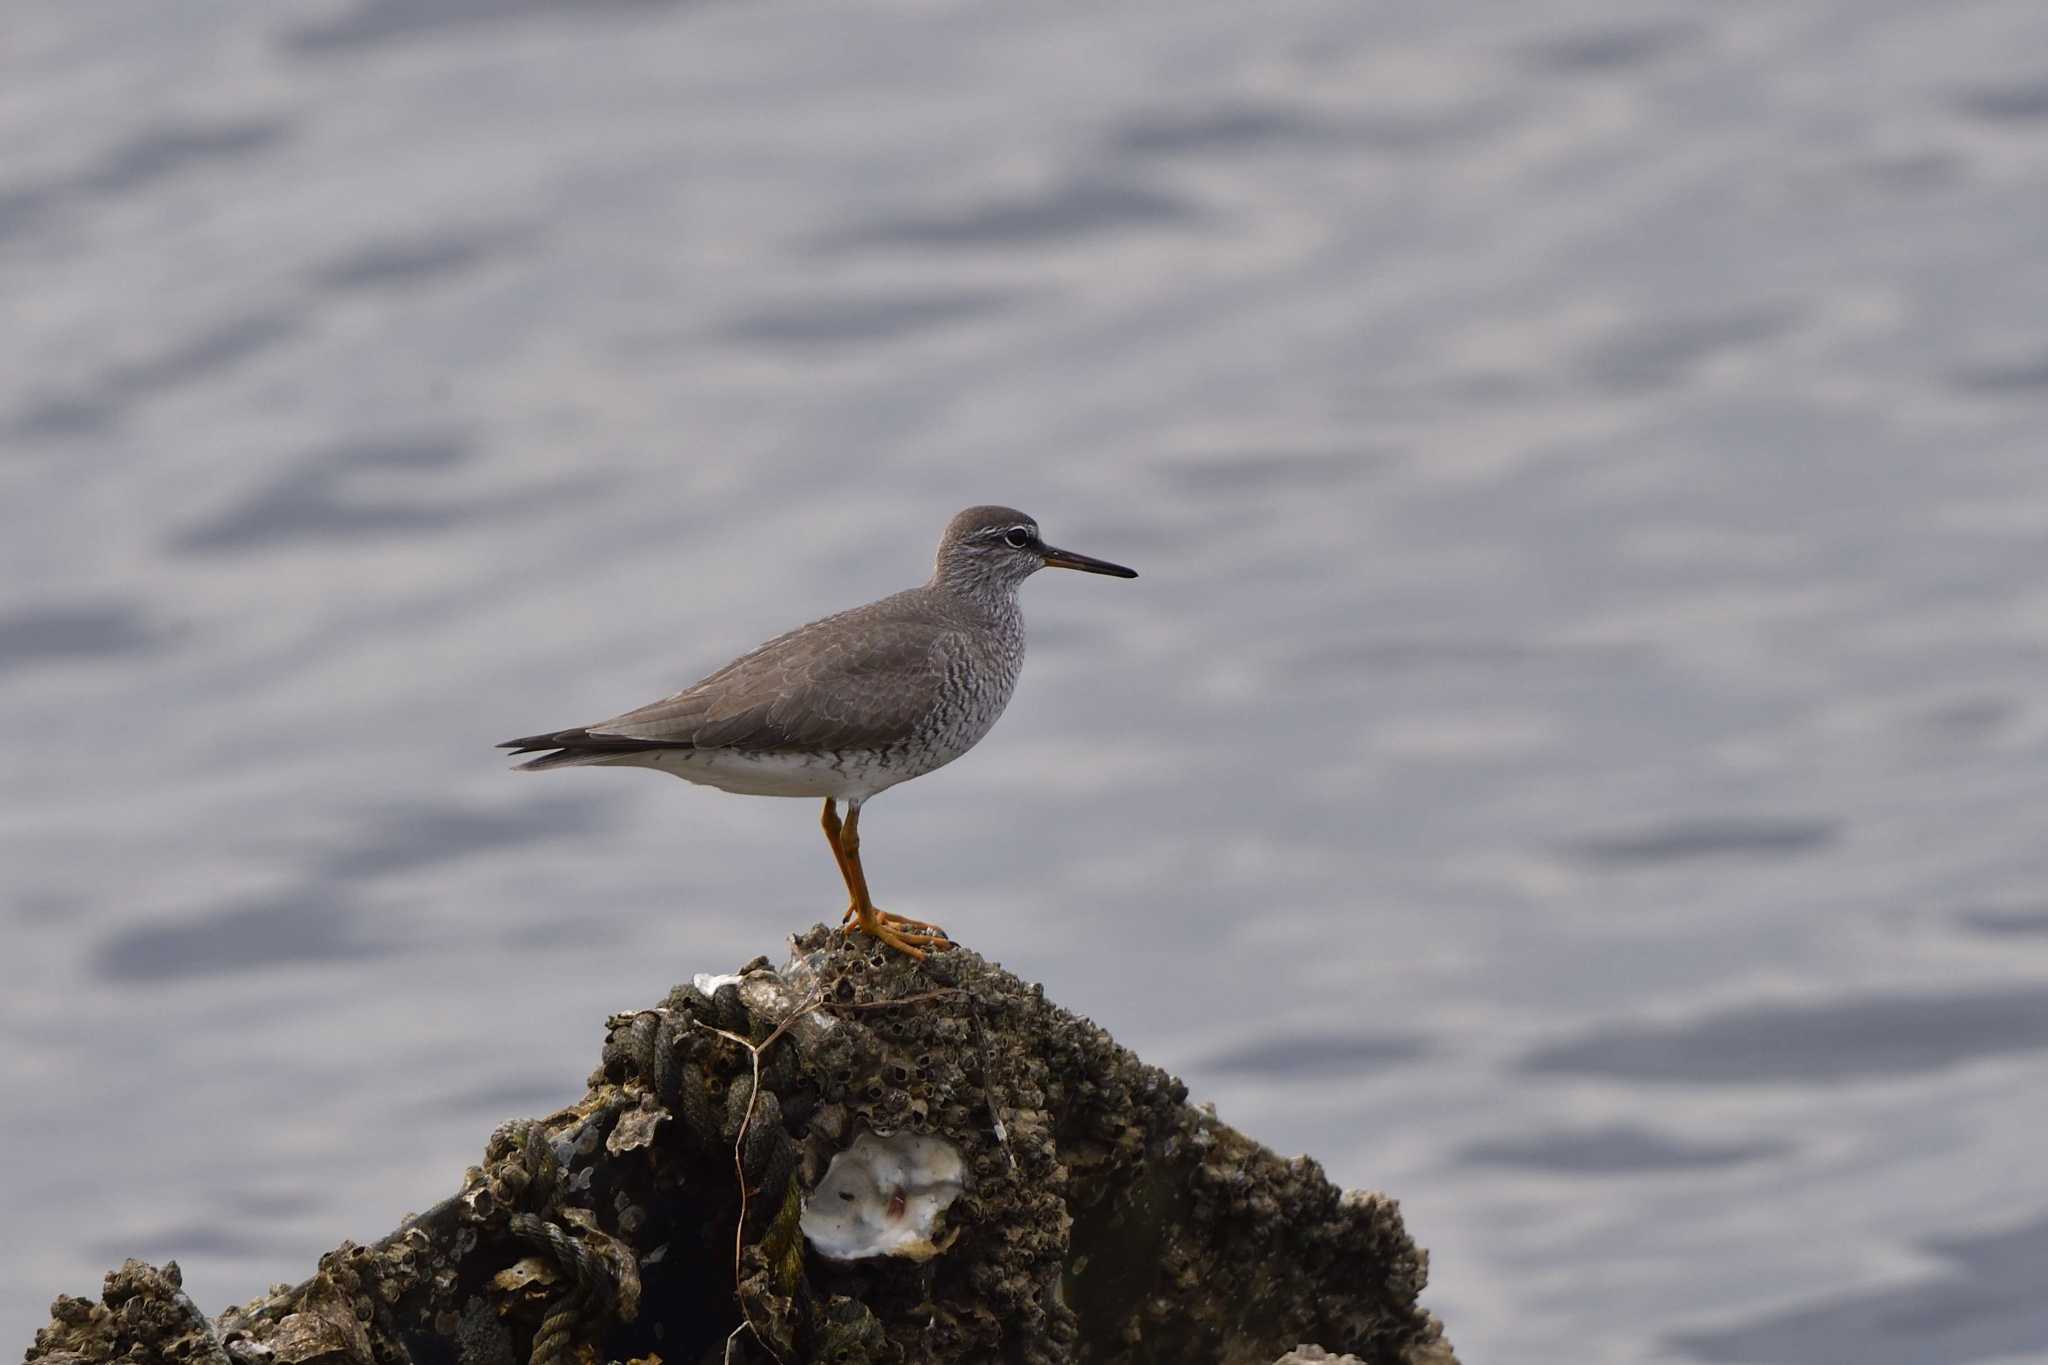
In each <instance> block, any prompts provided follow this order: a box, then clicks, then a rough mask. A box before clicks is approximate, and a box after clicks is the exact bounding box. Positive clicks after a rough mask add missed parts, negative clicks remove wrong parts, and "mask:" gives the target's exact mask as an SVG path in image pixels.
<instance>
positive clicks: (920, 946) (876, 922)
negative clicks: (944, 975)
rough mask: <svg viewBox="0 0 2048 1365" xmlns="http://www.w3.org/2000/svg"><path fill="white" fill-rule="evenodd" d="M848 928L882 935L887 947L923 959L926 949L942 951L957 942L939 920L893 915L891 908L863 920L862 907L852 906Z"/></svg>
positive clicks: (847, 915) (879, 937)
mask: <svg viewBox="0 0 2048 1365" xmlns="http://www.w3.org/2000/svg"><path fill="white" fill-rule="evenodd" d="M842 923H843V925H844V928H845V932H847V933H849V934H853V933H864V934H867V935H869V936H870V937H872V938H875V939H879V940H880V941H881V942H882V943H883V944H884V945H886V946H887V947H890V948H893V949H895V950H896V951H897V952H899V953H904V954H907V955H908V956H910V957H914V958H917V959H919V960H920V961H922V960H923V958H924V955H925V951H926V950H929V951H931V952H935V953H942V952H944V951H945V950H946V949H948V948H951V947H952V946H953V940H952V939H950V938H948V937H946V931H945V930H944V929H941V928H939V926H938V925H936V924H927V923H925V922H924V921H923V920H921V919H907V918H905V917H904V916H902V915H892V914H890V913H889V912H888V911H887V910H876V911H875V912H874V918H873V919H872V920H869V921H866V922H862V921H861V918H860V914H859V910H858V907H854V906H849V907H848V908H847V911H846V918H845V920H844V921H842Z"/></svg>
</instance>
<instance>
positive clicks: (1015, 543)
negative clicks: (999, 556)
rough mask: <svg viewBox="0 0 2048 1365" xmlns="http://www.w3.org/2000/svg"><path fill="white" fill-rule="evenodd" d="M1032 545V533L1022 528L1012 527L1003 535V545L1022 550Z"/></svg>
mask: <svg viewBox="0 0 2048 1365" xmlns="http://www.w3.org/2000/svg"><path fill="white" fill-rule="evenodd" d="M1030 543H1031V532H1030V531H1028V530H1026V529H1025V528H1024V527H1022V526H1012V527H1011V528H1010V529H1009V530H1008V531H1006V532H1004V533H1003V544H1005V545H1008V546H1010V547H1011V548H1013V549H1018V550H1021V549H1023V548H1024V547H1025V546H1026V545H1029V544H1030Z"/></svg>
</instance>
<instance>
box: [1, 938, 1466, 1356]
mask: <svg viewBox="0 0 2048 1365" xmlns="http://www.w3.org/2000/svg"><path fill="white" fill-rule="evenodd" d="M848 1193H851V1194H853V1195H854V1196H855V1198H854V1199H852V1200H847V1199H843V1198H841V1197H840V1196H841V1195H844V1194H848ZM835 1206H837V1207H836V1208H835ZM856 1206H857V1208H856ZM849 1212H854V1213H857V1216H851V1217H850V1216H849ZM869 1249H872V1251H879V1252H881V1253H884V1254H872V1253H871V1251H870V1250H869ZM906 1251H907V1252H910V1253H912V1254H910V1255H905V1254H903V1253H904V1252H906ZM934 1253H941V1254H934ZM1426 1267H1427V1257H1426V1255H1425V1254H1424V1253H1423V1252H1422V1251H1421V1250H1420V1249H1418V1248H1417V1247H1416V1246H1415V1244H1414V1243H1413V1242H1412V1241H1411V1240H1409V1238H1408V1236H1407V1233H1406V1232H1405V1230H1404V1229H1403V1227H1402V1224H1401V1218H1400V1213H1399V1210H1398V1209H1397V1208H1396V1206H1395V1205H1394V1203H1393V1201H1392V1200H1390V1199H1387V1198H1385V1197H1384V1196H1380V1195H1367V1194H1351V1195H1347V1194H1345V1193H1343V1192H1341V1191H1339V1190H1338V1189H1337V1188H1336V1187H1335V1186H1333V1185H1332V1184H1330V1182H1329V1181H1328V1180H1327V1179H1326V1178H1325V1177H1324V1175H1323V1173H1322V1171H1321V1169H1320V1168H1319V1167H1317V1166H1316V1164H1315V1163H1314V1162H1312V1161H1309V1160H1307V1159H1306V1158H1297V1159H1295V1160H1291V1161H1290V1160H1283V1159H1282V1158H1280V1157H1277V1156H1275V1155H1274V1154H1273V1153H1272V1152H1270V1151H1268V1150H1266V1149H1265V1148H1263V1147H1260V1146H1259V1145H1258V1144H1257V1143H1255V1142H1253V1141H1251V1140H1250V1139H1249V1138H1246V1137H1245V1136H1244V1135H1242V1134H1240V1133H1238V1132H1236V1131H1235V1130H1234V1129H1232V1128H1230V1127H1228V1126H1227V1125H1225V1124H1223V1123H1221V1122H1220V1121H1218V1120H1217V1118H1216V1117H1215V1116H1214V1115H1213V1114H1212V1113H1209V1112H1207V1111H1205V1110H1203V1109H1200V1108H1196V1107H1193V1106H1190V1105H1189V1104H1188V1103H1187V1094H1186V1089H1185V1087H1183V1086H1182V1085H1181V1084H1180V1082H1178V1081H1176V1080H1175V1079H1174V1078H1173V1077H1171V1076H1169V1075H1167V1074H1166V1073H1165V1072H1163V1071H1160V1070H1159V1069H1157V1068H1156V1067H1151V1066H1147V1065H1145V1064H1144V1063H1142V1062H1140V1061H1139V1060H1138V1059H1137V1058H1136V1057H1134V1056H1132V1055H1131V1054H1130V1053H1129V1052H1127V1051H1125V1050H1124V1049H1123V1048H1121V1047H1119V1046H1117V1044H1116V1043H1115V1041H1114V1040H1112V1039H1111V1038H1110V1037H1109V1035H1108V1034H1106V1033H1105V1032H1103V1031H1102V1030H1101V1029H1099V1028H1097V1027H1096V1026H1095V1025H1094V1024H1092V1023H1090V1022H1089V1021H1087V1020H1086V1019H1082V1018H1080V1017H1078V1016H1076V1015H1073V1014H1069V1013H1067V1012H1066V1011H1064V1010H1061V1009H1059V1008H1058V1007H1057V1006H1055V1005H1052V1004H1051V1003H1049V1002H1048V1001H1047V1000H1046V999H1045V996H1044V993H1043V991H1042V990H1040V989H1039V988H1037V987H1035V986H1032V985H1030V984H1028V983H1026V982H1023V981H1020V980H1018V979H1017V978H1016V977H1013V976H1011V975H1009V974H1008V973H1006V972H1004V971H1002V970H1001V969H1000V968H998V967H995V966H993V965H991V964H990V963H988V962H985V961H984V960H982V959H981V958H980V957H978V956H976V955H975V954H974V953H972V952H970V951H967V950H965V949H957V950H955V951H951V952H946V953H941V954H934V955H933V956H931V957H930V958H928V959H927V960H925V961H923V962H914V961H911V960H910V959H907V958H904V957H901V956H897V955H894V954H886V953H884V952H882V951H880V950H878V949H876V948H875V947H874V946H873V945H872V944H870V943H868V942H867V941H865V940H861V939H857V938H856V939H849V938H847V937H845V936H843V935H841V934H839V933H837V932H828V931H827V930H825V929H824V928H822V927H820V928H815V929H813V930H811V931H810V932H809V933H807V934H805V935H803V936H801V937H799V938H797V939H794V940H792V943H791V954H790V957H789V959H788V960H787V961H786V962H785V963H784V964H783V965H781V966H780V967H774V966H771V965H770V964H769V963H768V961H767V960H766V959H756V960H755V961H753V962H751V963H749V964H747V965H746V966H745V967H742V968H741V969H740V971H738V972H736V973H731V974H726V975H706V976H700V977H698V978H697V979H696V980H695V981H693V982H692V983H691V984H689V985H685V986H680V987H678V988H677V989H676V990H674V991H673V992H671V993H670V995H669V996H668V998H667V999H666V1000H665V1001H663V1002H662V1003H661V1004H660V1005H659V1006H657V1007H655V1008H653V1009H647V1010H640V1011H635V1012H632V1013H628V1014H621V1015H617V1016H615V1017H614V1018H613V1019H612V1020H611V1021H610V1024H609V1027H608V1036H607V1038H606V1041H605V1045H604V1049H603V1055H602V1059H601V1061H600V1064H599V1067H598V1069H597V1071H596V1072H594V1073H593V1074H592V1076H591V1078H590V1089H589V1091H588V1093H587V1094H586V1095H585V1096H584V1098H583V1099H582V1100H581V1101H580V1102H579V1103H577V1104H575V1105H573V1106H571V1107H569V1108H567V1109H563V1110H560V1111H558V1112H556V1113H554V1114H550V1115H548V1116H547V1117H546V1118H543V1119H540V1120H536V1121H528V1122H517V1123H509V1124H506V1125H504V1126H503V1127H501V1128H500V1129H499V1131H498V1132H497V1133H495V1134H493V1135H492V1138H491V1141H490V1143H489V1144H488V1145H487V1147H486V1149H485V1152H484V1160H483V1163H482V1164H481V1165H480V1166H477V1167H473V1168H472V1169H471V1170H470V1171H469V1172H468V1173H467V1175H466V1176H465V1178H464V1180H463V1184H462V1188H461V1189H460V1190H459V1191H458V1192H457V1193H455V1194H454V1195H452V1196H451V1197H450V1198H449V1199H447V1200H445V1201H443V1202H442V1203H441V1204H439V1205H437V1206H435V1207H434V1208H433V1209H431V1210H429V1211H427V1212H426V1213H425V1214H423V1215H420V1216H419V1217H417V1218H411V1219H408V1220H407V1222H406V1224H405V1225H404V1226H402V1227H401V1228H400V1229H399V1230H398V1231H397V1232H394V1233H393V1234H391V1236H389V1237H387V1238H385V1239H384V1240H383V1241H381V1242H379V1243H377V1244H376V1245H374V1246H369V1247H357V1246H348V1245H344V1246H343V1247H342V1248H341V1249H340V1250H338V1251H336V1252H333V1253H330V1254H329V1255H328V1256H326V1257H323V1258H322V1260H321V1263H320V1267H319V1270H318V1272H317V1273H316V1274H315V1275H314V1276H313V1278H312V1279H310V1280H307V1281H306V1282H304V1283H303V1284H300V1285H297V1286H295V1287H292V1288H289V1289H282V1290H279V1291H277V1292H275V1293H273V1294H271V1295H269V1296H267V1297H264V1298H260V1299H258V1300H255V1301H254V1302H251V1303H249V1304H247V1305H244V1306H243V1307H240V1308H234V1309H230V1310H228V1311H227V1312H226V1313H224V1314H222V1315H221V1316H220V1317H219V1318H218V1319H216V1320H213V1321H208V1320H207V1319H206V1318H205V1317H204V1316H203V1315H202V1314H201V1313H200V1312H199V1311H198V1309H196V1308H194V1307H192V1306H191V1303H190V1300H189V1299H186V1298H185V1297H184V1295H183V1291H182V1289H181V1288H179V1286H178V1284H177V1276H176V1269H175V1267H172V1266H167V1267H166V1268H165V1269H164V1270H162V1271H157V1270H154V1269H152V1268H150V1267H148V1266H144V1265H142V1264H141V1263H139V1262H130V1263H129V1264H128V1265H126V1266H124V1267H123V1268H122V1269H121V1270H120V1271H117V1272H115V1274H114V1275H112V1276H109V1278H108V1285H107V1290H106V1293H105V1295H104V1296H103V1299H102V1301H101V1302H100V1303H97V1304H95V1303H91V1302H88V1301H86V1300H82V1299H60V1300H58V1301H57V1303H56V1304H55V1305H54V1306H53V1308H52V1317H53V1319H54V1320H53V1322H52V1324H51V1325H50V1326H49V1327H47V1328H45V1329H44V1330H43V1331H42V1332H41V1333H39V1334H38V1336H37V1340H36V1344H35V1346H33V1347H31V1348H30V1351H29V1354H28V1358H29V1360H30V1361H31V1362H39V1363H40V1365H99V1363H100V1362H111V1361H114V1360H127V1361H135V1362H144V1361H154V1360H164V1361H179V1362H199V1363H201V1365H395V1362H399V1361H436V1362H440V1361H447V1362H460V1365H515V1362H521V1363H524V1365H570V1362H579V1365H580V1363H581V1362H596V1361H607V1360H616V1361H630V1360H636V1359H639V1360H645V1359H649V1358H655V1357H658V1358H659V1359H660V1360H662V1361H663V1362H666V1363H667V1365H699V1362H712V1361H717V1362H738V1361H748V1362H754V1363H755V1365H765V1362H769V1361H771V1360H772V1361H775V1362H778V1363H779V1365H801V1363H803V1362H814V1361H815V1362H846V1365H865V1363H866V1362H885V1361H886V1362H932V1363H933V1365H937V1363H938V1362H975V1363H976V1365H980V1363H981V1362H992V1361H1005V1362H1012V1363H1013V1365H1052V1363H1053V1362H1081V1363H1084V1365H1098V1363H1099V1365H1164V1363H1165V1362H1176V1365H1178V1362H1182V1361H1195V1360H1202V1361H1223V1362H1230V1363H1231V1365H1263V1363H1264V1362H1271V1361H1274V1360H1275V1359H1276V1358H1278V1357H1281V1356H1282V1355H1283V1353H1286V1352H1289V1351H1290V1350H1291V1349H1293V1348H1294V1347H1296V1345H1297V1343H1302V1342H1319V1343H1321V1344H1322V1346H1324V1347H1327V1348H1329V1349H1330V1351H1331V1352H1333V1353H1334V1352H1343V1353H1348V1354H1349V1355H1350V1356H1355V1357H1357V1359H1358V1360H1359V1361H1361V1362H1365V1363H1366V1365H1393V1363H1395V1362H1399V1363H1401V1365H1453V1362H1452V1357H1451V1353H1450V1348H1449V1346H1448V1344H1447V1343H1445V1341H1444V1339H1443V1334H1442V1330H1441V1327H1440V1326H1439V1325H1438V1324H1437V1322H1436V1321H1435V1319H1434V1318H1432V1317H1430V1316H1429V1315H1428V1314H1427V1313H1425V1312H1424V1311H1423V1310H1422V1309H1421V1308H1420V1307H1419V1305H1418V1302H1417V1299H1418V1296H1419V1295H1420V1293H1421V1290H1422V1287H1423V1283H1424V1279H1425V1275H1426ZM1294 1358H1295V1359H1314V1358H1318V1357H1315V1356H1300V1355H1297V1356H1296V1357H1294Z"/></svg>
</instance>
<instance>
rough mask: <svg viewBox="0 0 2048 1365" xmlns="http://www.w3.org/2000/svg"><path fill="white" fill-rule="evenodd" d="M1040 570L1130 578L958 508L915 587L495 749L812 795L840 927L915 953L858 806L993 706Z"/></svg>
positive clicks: (1015, 522)
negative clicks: (630, 705)
mask: <svg viewBox="0 0 2048 1365" xmlns="http://www.w3.org/2000/svg"><path fill="white" fill-rule="evenodd" d="M1043 568H1053V569H1080V570H1082V571H1083V572H1086V573H1099V574H1111V575H1114V576H1115V577H1118V578H1136V577H1137V576H1138V575H1137V573H1136V571H1134V570H1131V569H1126V568H1125V567H1123V565H1121V564H1111V563H1109V562H1108V561H1107V560H1101V559H1092V558H1090V557H1089V556H1087V555H1083V554H1075V553H1073V552H1072V551H1070V550H1057V549H1054V548H1053V547H1052V546H1050V545H1047V544H1046V543H1045V542H1044V541H1043V540H1041V539H1040V538H1039V535H1038V523H1037V522H1036V521H1034V520H1032V519H1031V518H1030V517H1028V516H1026V515H1024V513H1022V512H1019V511H1016V510H1015V509H1013V508H1009V507H970V508H968V509H967V510H966V511H964V512H962V513H960V515H958V516H956V517H954V518H953V520H952V521H950V522H948V523H947V524H946V532H945V535H943V536H942V537H940V539H939V553H938V562H937V564H936V566H935V567H934V568H933V570H932V576H931V579H930V581H928V582H926V583H925V584H924V585H923V586H922V587H917V588H911V589H909V590H907V591H904V592H899V593H897V594H895V595H894V596H893V597H884V598H883V599H881V600H880V601H879V602H870V603H868V604H867V605H866V606H864V607H855V608H854V609H853V610H851V611H843V612H840V613H839V614H838V615H836V616H827V617H826V618H824V619H823V620H821V621H813V622H811V623H810V624H809V625H807V626H799V627H798V628H797V629H795V630H792V631H790V632H789V633H788V634H786V635H778V636H776V637H775V638H774V639H772V640H770V641H769V642H768V643H767V644H764V645H762V646H761V647H760V648H758V649H755V650H753V651H752V652H751V653H748V654H743V655H741V656H740V657H739V658H737V659H735V660H733V661H732V662H731V663H729V664H727V665H726V666H725V667H724V668H721V669H719V670H718V671H717V672H716V673H713V674H712V675H711V676H710V677H708V678H705V679H704V680H703V681H702V682H700V683H697V684H695V685H694V686H691V687H686V688H684V689H683V690H682V691H680V692H678V693H676V694H675V695H674V696H672V697H668V698H665V699H664V700H661V701H658V702H654V703H652V704H650V705H647V706H643V707H641V708H639V709H638V710H637V711H628V712H626V713H625V714H624V715H619V716H614V717H612V718H611V719H610V720H607V721H600V722H599V723H597V724H595V725H585V726H580V727H578V728H577V729H574V730H555V731H552V732H550V733H547V734H540V735H528V736H526V737H525V738H524V739H511V740H507V741H505V742H504V743H503V744H501V745H499V746H498V747H499V748H501V749H511V750H513V751H515V752H517V753H535V752H539V751H541V750H551V751H552V752H549V753H545V754H542V756H541V757H539V758H536V759H531V760H529V761H527V762H525V763H522V764H520V765H519V766H520V768H521V769H522V770H524V771H529V772H534V771H540V770H543V769H547V768H567V767H576V766H583V765H592V764H595V765H602V766H606V767H632V768H658V769H660V770H661V771H663V772H668V773H674V774H675V775H676V776H677V777H680V778H684V779H686V780H687V781H691V782H700V783H703V784H704V785H706V786H710V787H718V788H720V789H722V790H724V791H729V792H739V793H741V794H742V795H746V796H808V797H823V798H824V800H825V814H824V819H823V824H824V826H825V837H826V839H827V840H828V841H829V842H830V843H831V845H832V857H833V860H834V861H835V862H837V863H838V864H839V875H840V876H841V877H842V878H844V879H845V881H846V890H847V894H848V895H849V896H851V897H852V904H851V905H849V906H848V907H847V911H846V919H847V922H848V924H849V925H850V926H852V927H856V928H858V929H860V930H862V931H863V932H865V933H868V934H871V935H873V936H874V937H875V938H878V939H880V940H881V941H882V942H883V943H885V944H887V945H888V946H889V947H891V948H894V949H897V950H898V951H900V952H905V953H908V954H910V955H911V956H912V957H922V956H924V954H923V952H922V951H921V950H922V949H925V948H943V947H946V946H948V945H949V943H950V942H951V940H949V939H948V938H947V937H946V932H945V930H943V929H940V928H939V927H938V926H937V925H934V924H928V923H926V922H924V921H923V920H913V919H905V918H904V917H902V916H900V915H891V914H888V913H886V912H885V911H881V910H877V909H876V908H875V903H874V901H873V900H872V899H871V898H870V897H869V895H868V883H867V875H866V873H864V872H863V871H862V870H861V865H860V810H861V806H862V805H863V804H864V803H865V802H866V801H867V800H868V798H870V797H872V796H874V795H875V794H876V793H878V792H883V791H887V790H888V789H889V788H891V787H893V786H895V785H896V784H897V783H899V782H908V781H909V780H910V779H911V778H913V777H922V776H923V775H924V774H926V773H928V772H931V771H932V770H933V769H935V768H942V767H944V766H945V765H946V764H948V763H951V762H952V761H953V760H954V759H956V758H958V757H960V755H962V754H964V753H966V752H967V751H968V750H969V749H971V748H973V747H974V746H975V745H976V744H977V743H979V742H980V740H981V737H982V736H983V735H985V734H987V733H988V732H989V728H990V727H991V726H993V725H994V724H995V723H996V718H997V717H998V716H1000V715H1002V714H1003V708H1004V707H1005V706H1007V705H1009V702H1010V694H1011V693H1012V692H1013V691H1015V690H1016V686H1017V675H1018V673H1019V672H1020V671H1021V670H1022V669H1023V666H1024V615H1023V612H1022V611H1021V610H1020V609H1019V607H1018V605H1017V589H1018V588H1019V587H1021V586H1023V583H1024V580H1025V579H1027V578H1029V577H1030V576H1031V575H1032V574H1034V573H1036V572H1038V571H1039V570H1040V569H1043ZM842 801H843V802H845V803H846V818H845V820H844V821H842V820H841V819H840V818H839V812H838V809H837V803H839V802H842Z"/></svg>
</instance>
